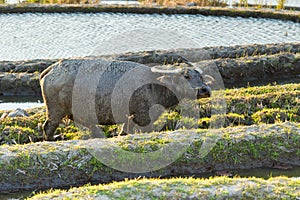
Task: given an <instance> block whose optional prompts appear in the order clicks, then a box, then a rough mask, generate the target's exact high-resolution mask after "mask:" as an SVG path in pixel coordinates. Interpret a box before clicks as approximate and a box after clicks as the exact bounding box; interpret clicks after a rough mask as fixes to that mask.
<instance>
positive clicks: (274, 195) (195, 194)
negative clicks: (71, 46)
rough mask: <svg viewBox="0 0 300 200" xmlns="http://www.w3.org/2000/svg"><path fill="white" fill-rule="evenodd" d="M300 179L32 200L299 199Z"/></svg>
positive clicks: (132, 184) (122, 186) (127, 185)
mask: <svg viewBox="0 0 300 200" xmlns="http://www.w3.org/2000/svg"><path fill="white" fill-rule="evenodd" d="M299 186H300V180H299V179H292V178H286V177H276V178H270V179H268V180H263V179H259V178H247V179H246V178H238V177H236V178H233V179H232V178H227V177H214V178H209V179H197V178H171V179H144V178H143V179H136V180H125V181H122V182H114V183H111V184H107V185H96V186H91V185H86V186H84V187H80V188H72V189H70V190H68V191H66V190H50V191H48V192H45V193H40V194H37V195H36V196H34V197H32V198H30V199H120V200H121V199H205V200H206V199H279V198H280V199H297V197H299V196H300V187H299Z"/></svg>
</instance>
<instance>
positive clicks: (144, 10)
mask: <svg viewBox="0 0 300 200" xmlns="http://www.w3.org/2000/svg"><path fill="white" fill-rule="evenodd" d="M27 12H35V13H76V12H81V13H98V12H113V13H135V14H201V15H205V16H207V15H214V16H230V17H246V18H248V17H254V18H270V19H280V20H289V21H293V22H300V12H299V11H286V10H283V11H282V10H278V11H277V10H271V9H255V8H220V7H186V6H181V7H179V6H178V7H163V6H154V5H150V6H145V5H139V6H137V5H75V4H72V5H57V4H55V5H39V4H19V5H1V6H0V13H27Z"/></svg>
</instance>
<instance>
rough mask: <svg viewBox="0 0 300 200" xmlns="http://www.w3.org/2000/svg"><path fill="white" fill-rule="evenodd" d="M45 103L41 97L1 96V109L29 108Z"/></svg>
mask: <svg viewBox="0 0 300 200" xmlns="http://www.w3.org/2000/svg"><path fill="white" fill-rule="evenodd" d="M43 105H44V103H43V100H42V99H41V98H39V97H16V96H13V97H10V96H0V110H15V109H17V108H21V109H28V108H34V107H41V106H43Z"/></svg>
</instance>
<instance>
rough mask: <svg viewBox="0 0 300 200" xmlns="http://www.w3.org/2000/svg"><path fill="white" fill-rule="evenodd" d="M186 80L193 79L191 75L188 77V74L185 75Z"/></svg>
mask: <svg viewBox="0 0 300 200" xmlns="http://www.w3.org/2000/svg"><path fill="white" fill-rule="evenodd" d="M184 78H185V79H191V78H192V77H191V76H190V75H188V74H185V75H184Z"/></svg>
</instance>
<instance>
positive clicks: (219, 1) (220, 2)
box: [139, 0, 227, 6]
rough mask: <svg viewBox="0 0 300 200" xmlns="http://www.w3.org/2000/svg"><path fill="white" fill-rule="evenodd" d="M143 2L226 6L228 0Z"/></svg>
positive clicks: (172, 4)
mask: <svg viewBox="0 0 300 200" xmlns="http://www.w3.org/2000/svg"><path fill="white" fill-rule="evenodd" d="M139 2H140V3H142V4H151V3H157V4H159V5H164V6H176V5H186V4H188V3H192V2H193V3H196V4H197V6H226V5H227V0H139Z"/></svg>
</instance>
